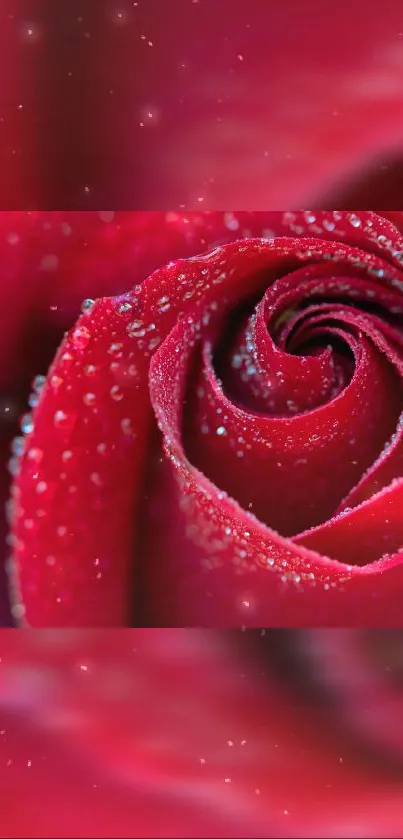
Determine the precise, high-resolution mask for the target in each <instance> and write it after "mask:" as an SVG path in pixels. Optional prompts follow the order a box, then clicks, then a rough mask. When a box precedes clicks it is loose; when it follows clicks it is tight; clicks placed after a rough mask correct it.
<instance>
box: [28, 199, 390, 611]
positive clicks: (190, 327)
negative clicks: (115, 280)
mask: <svg viewBox="0 0 403 839" xmlns="http://www.w3.org/2000/svg"><path fill="white" fill-rule="evenodd" d="M263 219H264V222H265V226H266V228H272V227H273V226H275V229H276V232H281V231H284V233H286V232H287V233H288V236H285V235H284V236H282V237H281V238H277V239H274V240H273V239H267V238H266V239H261V238H259V239H246V240H240V241H237V242H235V243H233V244H228V245H223V246H219V247H216V248H215V249H214V250H213V251H211V252H209V253H207V254H205V255H202V256H198V257H192V258H190V259H188V260H180V261H177V262H174V263H170V264H169V265H168V266H167V267H165V268H163V269H161V270H158V271H156V272H155V273H154V274H153V275H151V277H149V278H148V279H147V280H146V281H144V282H143V283H141V284H137V285H135V287H134V290H132V291H131V292H129V293H128V294H126V295H121V296H120V297H117V298H105V299H102V300H98V301H97V302H96V303H93V302H91V301H89V302H87V303H86V304H85V305H84V310H83V311H84V313H83V315H82V317H81V318H80V320H79V322H78V324H77V325H76V326H75V327H74V328H73V329H72V330H71V331H70V333H69V334H68V335H67V337H66V339H65V341H64V342H63V344H62V347H61V349H60V351H59V352H58V355H57V357H56V360H55V362H54V364H53V365H52V368H51V370H50V373H49V376H48V379H47V382H46V384H45V387H44V388H43V391H42V395H41V397H40V400H39V405H38V407H37V409H36V411H35V415H34V425H35V428H34V430H33V432H32V433H30V434H29V439H28V441H27V442H26V444H25V451H24V455H23V458H22V463H21V473H20V475H19V476H18V478H17V480H16V484H15V487H14V498H15V513H14V529H13V533H14V555H15V559H16V563H17V567H18V571H19V584H20V586H21V594H22V601H21V602H22V604H23V606H24V608H25V609H26V615H27V619H28V622H29V623H31V624H33V625H65V626H68V625H70V626H71V625H82V626H88V625H127V624H129V623H130V622H134V623H136V624H137V625H138V624H140V625H142V624H144V625H161V624H165V625H185V626H186V625H192V624H193V625H195V624H196V625H207V626H215V625H218V626H233V625H239V624H243V625H245V626H258V625H267V624H270V625H273V626H281V625H283V626H284V625H285V626H287V625H288V626H289V625H292V626H298V625H311V624H312V621H314V622H315V623H320V624H323V625H343V624H344V625H345V624H352V625H372V624H378V623H379V624H382V625H396V624H398V623H399V622H400V615H401V604H400V601H401V590H402V586H403V567H402V563H401V554H400V553H399V552H400V549H401V548H402V546H403V525H402V521H401V515H400V507H401V503H402V496H403V481H402V480H401V473H402V469H401V458H402V454H401V452H402V440H401V434H402V432H401V427H402V426H401V423H400V415H401V411H402V407H403V405H402V397H403V393H402V384H401V372H402V364H403V358H402V347H403V334H402V331H401V316H402V313H403V295H402V288H403V275H402V272H401V262H402V259H403V256H402V253H403V239H402V237H401V234H400V232H399V231H398V229H397V228H395V227H394V226H393V225H392V224H391V222H390V221H386V220H385V219H384V218H382V217H380V216H377V215H375V214H374V213H360V214H353V213H348V212H345V211H340V212H322V213H317V214H316V215H315V214H313V213H310V212H308V211H305V212H298V213H297V212H295V213H284V214H270V213H265V214H261V216H260V222H262V220H263ZM258 220H259V214H256V218H255V219H254V223H255V224H256V225H257V224H258ZM271 222H272V223H271ZM235 226H236V219H235V223H234V227H235ZM261 227H262V224H261ZM157 422H158V424H159V427H160V431H158V430H157ZM26 430H28V431H29V430H30V421H26ZM16 596H17V597H18V596H19V593H18V592H17V594H16ZM16 605H17V608H16V609H15V612H16V614H17V615H18V614H22V613H23V610H22V608H21V607H19V603H17V604H16Z"/></svg>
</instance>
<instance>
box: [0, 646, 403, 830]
mask: <svg viewBox="0 0 403 839" xmlns="http://www.w3.org/2000/svg"><path fill="white" fill-rule="evenodd" d="M1 658H2V666H1V692H0V705H1V716H2V724H1V729H0V741H1V745H2V757H3V759H2V762H1V765H0V781H1V787H0V788H1V793H0V802H1V807H2V809H1V812H2V827H3V832H4V834H5V835H7V836H11V837H14V836H16V837H18V836H21V835H23V836H35V837H36V836H38V837H52V836H61V835H64V836H72V837H76V836H77V837H79V836H82V837H87V836H94V835H97V836H102V837H110V836H115V835H116V834H118V835H119V836H134V837H142V836H144V837H154V836H160V837H175V836H180V837H182V836H183V837H187V836H190V837H199V836H200V837H203V836H207V837H210V836H211V837H214V836H218V837H234V836H236V837H240V839H241V837H242V836H251V837H256V839H257V837H259V839H260V837H278V836H280V837H301V839H304V838H305V837H306V839H308V837H317V839H319V837H323V836H324V837H327V839H350V838H351V837H355V839H372V837H379V838H380V839H381V837H383V836H385V835H386V836H390V837H396V838H398V837H400V836H401V835H402V827H403V819H402V809H401V779H402V741H401V737H400V734H399V731H400V729H401V723H400V720H401V710H402V697H401V682H400V683H399V679H401V664H402V661H401V637H399V636H396V637H393V635H391V634H390V633H388V632H377V633H365V632H358V631H357V632H355V631H351V630H337V631H326V630H324V631H309V632H300V633H295V634H293V633H286V632H283V631H282V632H280V633H278V632H273V631H270V630H268V631H266V633H265V634H262V633H261V632H253V631H252V632H251V633H249V632H246V633H241V632H223V633H218V632H206V631H200V630H168V631H167V630H154V631H153V630H151V631H150V630H148V631H141V630H132V631H130V630H128V631H126V632H121V631H118V632H113V631H108V632H104V631H100V630H97V631H80V630H78V631H68V632H66V631H60V632H28V633H25V632H22V633H19V632H8V633H5V634H3V643H2V648H1ZM393 733H394V736H393ZM21 801H24V807H21Z"/></svg>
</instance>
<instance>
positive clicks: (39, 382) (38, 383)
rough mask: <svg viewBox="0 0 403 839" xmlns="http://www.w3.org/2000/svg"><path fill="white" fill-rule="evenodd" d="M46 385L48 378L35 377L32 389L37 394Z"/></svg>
mask: <svg viewBox="0 0 403 839" xmlns="http://www.w3.org/2000/svg"><path fill="white" fill-rule="evenodd" d="M45 384H46V376H35V378H34V380H33V382H32V389H33V390H35V391H36V392H37V393H39V391H41V390H42V388H43V386H44V385H45Z"/></svg>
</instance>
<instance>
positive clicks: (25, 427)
mask: <svg viewBox="0 0 403 839" xmlns="http://www.w3.org/2000/svg"><path fill="white" fill-rule="evenodd" d="M33 430H34V423H33V421H32V414H24V416H23V417H22V419H21V431H22V432H23V433H24V434H31V431H33Z"/></svg>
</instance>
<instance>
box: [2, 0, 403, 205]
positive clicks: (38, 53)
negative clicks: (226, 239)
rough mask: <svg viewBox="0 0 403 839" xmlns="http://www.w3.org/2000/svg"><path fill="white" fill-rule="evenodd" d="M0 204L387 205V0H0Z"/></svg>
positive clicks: (391, 101) (394, 50) (396, 130)
mask: <svg viewBox="0 0 403 839" xmlns="http://www.w3.org/2000/svg"><path fill="white" fill-rule="evenodd" d="M0 16H1V17H0V20H1V27H0V33H1V34H0V39H1V52H0V54H1V62H2V64H1V66H2V67H3V72H2V73H1V75H0V137H1V143H0V204H1V206H2V207H3V208H4V209H11V208H15V209H21V208H36V209H37V208H39V207H43V208H52V209H60V208H64V209H67V208H70V209H78V208H83V209H86V208H97V209H102V208H103V207H105V206H113V207H119V208H121V209H122V208H141V209H145V208H151V209H170V210H173V209H179V208H182V209H186V210H189V209H224V208H225V207H228V206H231V207H237V208H238V209H239V208H249V209H279V208H281V209H284V208H288V209H290V208H292V207H295V206H298V207H301V206H308V205H312V204H315V206H317V207H322V208H324V207H326V208H329V207H335V206H338V207H346V206H349V207H350V208H353V207H354V208H361V209H363V208H368V207H374V206H376V207H378V208H379V209H380V208H383V209H386V208H389V209H391V208H397V209H399V208H400V205H401V191H402V190H401V188H402V183H403V127H402V126H403V119H402V115H403V114H402V108H403V106H402V91H403V60H402V56H403V24H402V19H401V8H400V4H399V3H398V2H397V0H385V2H383V3H382V8H381V10H380V8H379V4H376V3H371V2H368V0H355V2H354V3H352V4H350V5H346V4H341V5H340V4H335V5H333V6H329V5H328V4H323V3H322V2H320V0H309V1H308V2H304V3H297V2H295V0H283V2H281V3H280V2H271V3H267V2H265V1H264V0H249V2H248V3H243V2H233V0H220V2H219V3H217V2H216V0H170V2H169V3H166V2H164V0H137V2H133V0H96V2H95V0H69V3H55V2H54V0H18V2H15V0H4V2H3V3H2V8H1V10H0Z"/></svg>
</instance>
